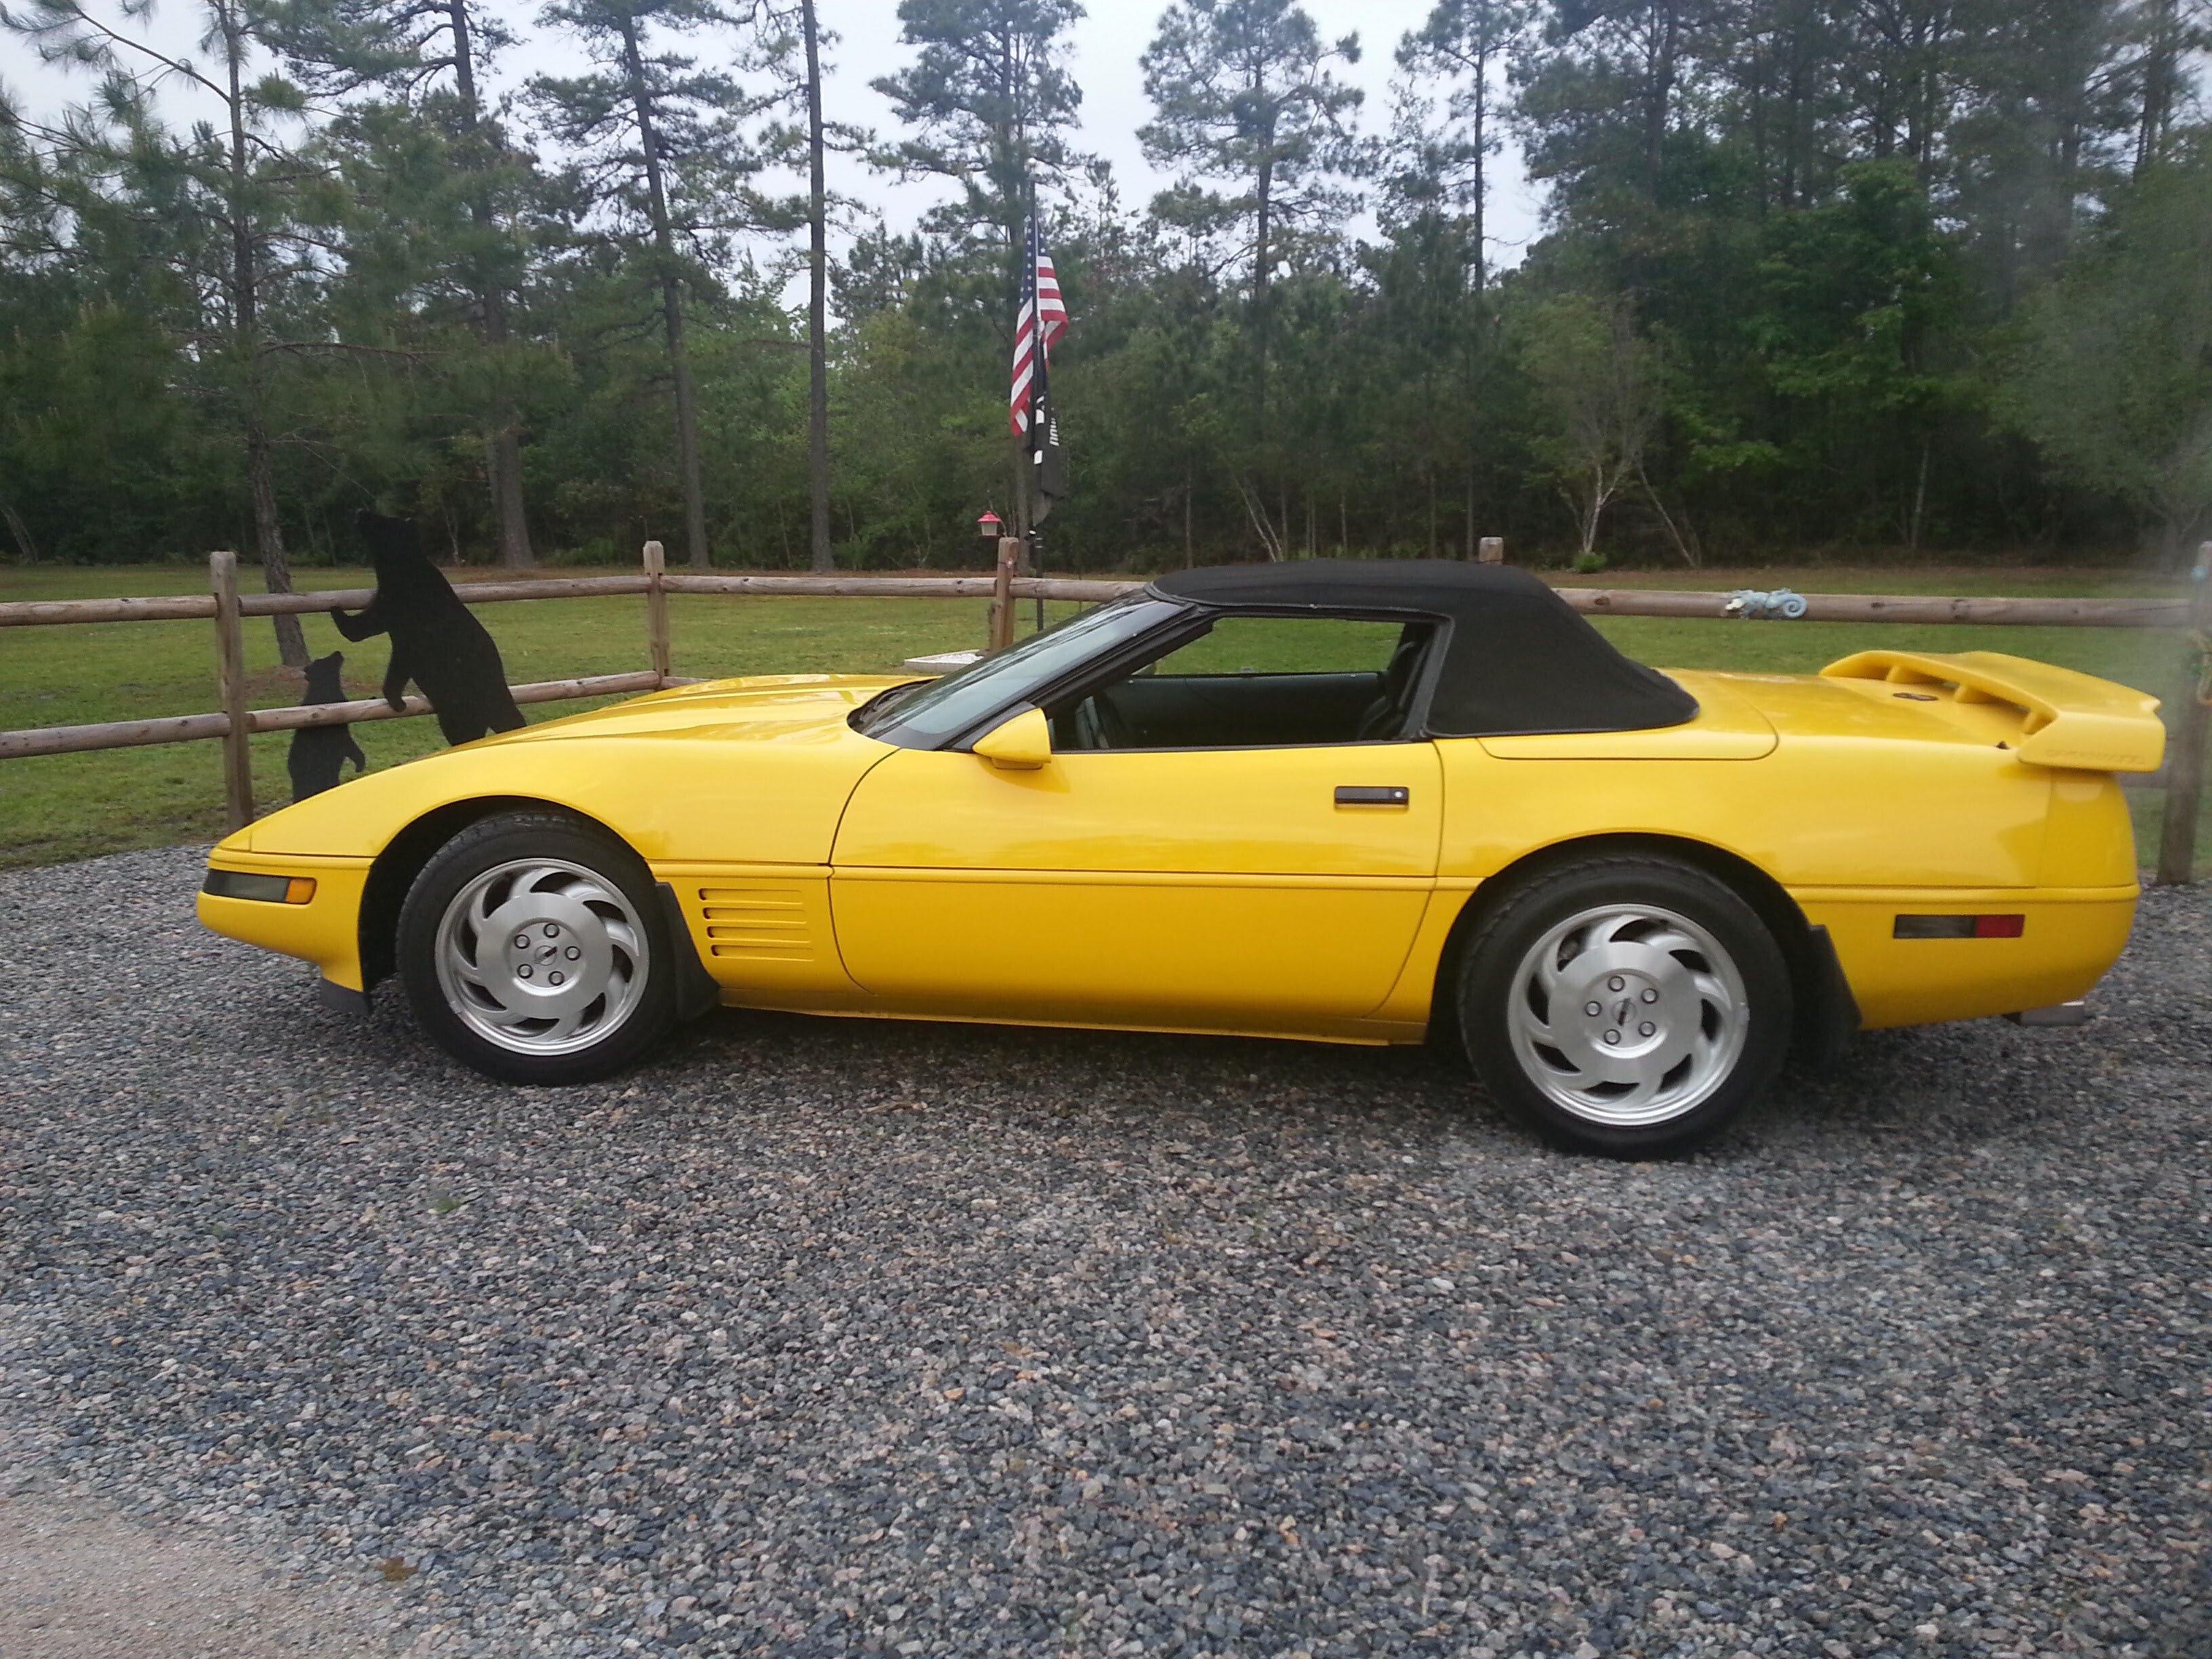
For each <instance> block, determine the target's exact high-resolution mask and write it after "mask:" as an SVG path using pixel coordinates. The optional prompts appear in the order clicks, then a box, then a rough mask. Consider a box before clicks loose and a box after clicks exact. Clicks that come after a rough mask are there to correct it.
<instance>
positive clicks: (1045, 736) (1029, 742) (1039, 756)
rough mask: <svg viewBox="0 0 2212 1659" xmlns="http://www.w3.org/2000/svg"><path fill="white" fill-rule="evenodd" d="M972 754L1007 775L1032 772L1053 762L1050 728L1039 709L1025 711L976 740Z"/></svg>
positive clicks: (1026, 709)
mask: <svg viewBox="0 0 2212 1659" xmlns="http://www.w3.org/2000/svg"><path fill="white" fill-rule="evenodd" d="M975 752H976V753H977V754H979V755H981V757H983V758H984V759H985V760H987V761H988V762H990V763H991V764H992V765H994V766H995V767H997V768H999V769H1000V770H1001V771H1006V772H1034V771H1036V770H1037V769H1039V768H1040V767H1043V766H1048V765H1049V764H1051V762H1052V725H1051V722H1050V721H1048V720H1046V719H1045V717H1044V710H1043V709H1042V708H1024V710H1022V712H1021V713H1020V714H1016V715H1013V716H1012V718H1010V719H1008V720H1004V721H1002V722H1000V724H999V725H998V726H994V727H993V728H992V729H991V730H990V731H989V732H986V733H984V735H983V736H981V737H980V738H976V739H975Z"/></svg>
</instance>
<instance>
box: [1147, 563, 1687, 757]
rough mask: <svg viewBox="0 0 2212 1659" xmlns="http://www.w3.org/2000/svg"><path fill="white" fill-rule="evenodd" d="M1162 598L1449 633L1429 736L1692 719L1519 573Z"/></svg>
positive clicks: (1280, 580)
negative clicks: (1377, 618)
mask: <svg viewBox="0 0 2212 1659" xmlns="http://www.w3.org/2000/svg"><path fill="white" fill-rule="evenodd" d="M1152 592H1155V593H1157V594H1158V595H1159V596H1160V597H1161V598H1163V599H1175V600H1177V601H1180V602H1181V603H1182V604H1185V605H1204V606H1206V607H1207V608H1209V609H1212V610H1220V611H1304V610H1315V611H1368V612H1380V613H1383V614H1391V613H1398V612H1404V613H1408V614H1411V615H1414V616H1420V617H1437V618H1439V619H1441V620H1443V621H1445V622H1448V623H1450V625H1451V626H1450V629H1449V633H1448V637H1447V639H1446V641H1445V646H1444V660H1443V669H1442V671H1441V672H1440V673H1439V674H1438V676H1437V682H1436V693H1435V695H1434V696H1433V697H1432V698H1431V700H1430V703H1429V715H1428V721H1427V735H1428V736H1431V737H1437V738H1482V737H1505V736H1508V735H1513V734H1529V733H1536V732H1643V731H1649V730H1651V729H1653V728H1655V727H1658V726H1680V725H1681V724H1682V722H1683V721H1685V720H1694V719H1695V718H1696V717H1697V713H1698V700H1697V699H1696V698H1695V697H1692V696H1691V695H1690V694H1689V693H1688V692H1687V691H1685V690H1683V689H1682V688H1681V687H1680V686H1679V685H1677V684H1675V683H1674V681H1672V680H1670V679H1668V678H1667V677H1666V676H1665V675H1664V674H1662V673H1660V672H1659V671H1656V669H1650V668H1646V667H1645V666H1644V665H1643V664H1642V663H1639V662H1632V661H1631V660H1629V659H1627V658H1626V657H1624V656H1622V655H1621V654H1620V652H1619V651H1617V650H1615V649H1614V648H1613V646H1612V644H1611V643H1610V642H1609V641H1607V639H1606V637H1605V636H1604V635H1602V634H1601V633H1599V632H1598V631H1597V629H1595V628H1592V627H1591V626H1590V625H1589V623H1586V622H1584V621H1583V619H1582V617H1580V616H1579V615H1577V613H1576V612H1575V611H1573V610H1572V609H1571V608H1570V607H1569V606H1568V605H1567V602H1566V601H1565V599H1561V598H1560V597H1559V595H1558V594H1557V593H1554V592H1553V591H1552V590H1551V589H1550V588H1549V587H1547V586H1545V585H1544V584H1543V583H1542V582H1541V581H1539V580H1536V578H1535V577H1534V576H1532V575H1530V574H1528V572H1527V571H1525V570H1513V569H1509V568H1506V567H1504V566H1503V565H1480V564H1453V563H1449V562H1446V561H1443V560H1441V559H1413V560H1389V561H1369V560H1364V559H1301V560H1297V561H1295V562H1290V563H1285V564H1238V565H1207V566H1204V567H1201V568H1198V569H1195V570H1179V571H1176V572H1175V573H1173V574H1170V575H1165V576H1162V577H1160V578H1159V579H1158V580H1156V581H1154V582H1153V583H1152Z"/></svg>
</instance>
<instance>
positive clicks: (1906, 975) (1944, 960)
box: [1794, 884, 2139, 1030]
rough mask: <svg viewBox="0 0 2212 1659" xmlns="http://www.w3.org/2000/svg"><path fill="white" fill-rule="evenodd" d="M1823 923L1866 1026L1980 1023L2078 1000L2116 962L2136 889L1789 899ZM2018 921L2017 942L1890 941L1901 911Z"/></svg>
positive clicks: (1900, 892)
mask: <svg viewBox="0 0 2212 1659" xmlns="http://www.w3.org/2000/svg"><path fill="white" fill-rule="evenodd" d="M1794 896H1795V897H1796V900H1797V902H1798V903H1799V905H1800V906H1801V907H1802V908H1803V910H1804V913H1805V919H1806V921H1808V922H1810V923H1812V924H1813V925H1814V926H1815V927H1826V929H1827V930H1828V934H1829V937H1830V939H1832V941H1833V942H1834V945H1835V948H1836V957H1837V960H1838V963H1841V964H1842V967H1843V970H1844V979H1845V980H1846V981H1848V982H1849V984H1850V990H1851V995H1852V996H1853V998H1854V999H1856V1000H1857V1003H1858V1006H1859V1019H1860V1024H1861V1027H1862V1028H1863V1029H1865V1030H1879V1029H1881V1028H1882V1027H1885V1026H1894V1025H1931V1024H1937V1023H1938V1022H1941V1021H1943V1020H1952V1019H1981V1018H1987V1017H1989V1016H1990V1015H1994V1014H2011V1013H2017V1012H2021V1010H2023V1009H2029V1008H2045V1007H2050V1006H2053V1005H2055V1004H2058V1003H2063V1002H2071V1001H2074V1000H2075V999H2077V998H2079V997H2081V996H2084V995H2086V994H2087V993H2088V991H2089V990H2090V988H2091V987H2093V986H2094V985H2095V984H2096V983H2097V981H2099V980H2100V979H2102V978H2103V977H2104V976H2105V974H2106V971H2107V970H2108V969H2110V968H2111V967H2112V963H2114V962H2116V961H2117V960H2118V958H2119V954H2120V951H2122V950H2123V949H2124V947H2125V946H2126V945H2127V942H2128V933H2129V931H2130V928H2132V927H2134V925H2135V915H2136V899H2137V897H2138V896H2139V894H2138V890H2137V889H2136V887H2135V886H2134V884H2129V885H2127V886H2125V887H2093V888H2068V889H2054V888H2026V889H2023V888H2016V887H2014V888H2004V887H1998V888H1965V889H1957V890H1950V889H1936V888H1926V887H1905V888H1894V889H1887V890H1884V889H1868V888H1861V889H1854V890H1838V889H1809V890H1802V891H1799V892H1797V893H1796V894H1795V895H1794ZM1976 914H2001V915H2019V916H2021V917H2023V918H2025V920H2024V921H2023V924H2022V926H2021V933H2020V936H2019V937H2018V938H2016V939H1897V938H1894V937H1893V931H1894V928H1895V926H1896V921H1897V918H1898V917H1899V916H1900V915H1976Z"/></svg>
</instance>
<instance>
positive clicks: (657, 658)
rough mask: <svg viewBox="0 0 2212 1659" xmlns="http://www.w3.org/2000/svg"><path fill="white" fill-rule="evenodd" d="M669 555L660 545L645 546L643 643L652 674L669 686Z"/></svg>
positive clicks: (653, 543) (655, 543) (652, 543)
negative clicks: (667, 585) (648, 655)
mask: <svg viewBox="0 0 2212 1659" xmlns="http://www.w3.org/2000/svg"><path fill="white" fill-rule="evenodd" d="M667 574H668V556H667V554H666V553H665V552H664V551H663V550H662V549H661V545H660V544H659V542H647V544H645V583H646V586H645V643H646V649H647V651H648V652H650V653H652V656H653V672H654V673H655V674H657V675H659V677H660V683H661V684H662V685H664V686H665V685H666V684H668V676H669V672H670V670H669V666H668V664H669V656H668V589H667V587H666V586H664V580H665V577H666V575H667Z"/></svg>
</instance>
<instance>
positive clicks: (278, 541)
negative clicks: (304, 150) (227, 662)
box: [216, 6, 307, 668]
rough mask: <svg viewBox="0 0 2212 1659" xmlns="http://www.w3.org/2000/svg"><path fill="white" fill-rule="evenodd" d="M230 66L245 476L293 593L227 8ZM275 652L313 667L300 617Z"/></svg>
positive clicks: (274, 581) (265, 565)
mask: <svg viewBox="0 0 2212 1659" xmlns="http://www.w3.org/2000/svg"><path fill="white" fill-rule="evenodd" d="M216 16H217V18H218V20H219V22H220V25H221V27H222V42H223V58H224V63H225V66H226V67H227V69H228V71H229V90H228V99H227V100H226V102H227V105H228V113H229V116H230V200H229V201H228V204H226V205H227V207H228V210H229V216H230V259H231V270H230V279H231V306H232V321H233V324H234V334H235V338H234V346H235V349H236V351H237V356H238V368H239V372H240V374H242V375H243V376H244V386H243V391H244V394H245V404H246V411H245V412H246V488H247V489H248V490H249V491H250V492H251V493H252V497H253V537H254V540H255V542H256V543H257V544H258V548H259V551H260V554H261V574H262V578H263V580H264V582H265V583H266V584H267V586H268V589H269V591H270V592H271V593H289V592H291V591H292V567H291V565H290V563H289V562H288V561H287V560H286V559H285V557H284V524H283V519H281V518H280V517H279V516H278V514H277V511H276V480H275V478H274V477H273V476H272V474H271V472H270V465H269V432H268V428H267V426H266V425H265V424H264V419H263V414H262V408H263V401H264V387H263V380H262V377H263V364H262V361H261V306H260V291H259V287H258V284H259V282H260V271H259V270H258V264H257V261H256V257H255V256H256V254H257V252H258V249H257V248H256V246H255V245H254V235H253V227H252V224H251V222H249V221H248V219H247V217H246V213H247V209H246V182H247V180H248V179H249V178H250V177H251V175H252V168H251V165H250V163H249V162H248V161H247V158H246V90H245V87H244V84H243V82H244V75H243V69H244V62H245V57H246V43H245V40H244V39H243V37H242V35H241V33H240V27H239V24H238V20H237V16H236V15H235V14H234V12H233V11H232V10H231V9H230V8H229V7H228V6H224V7H223V8H222V9H221V10H219V11H218V12H217V13H216ZM272 620H274V621H275V623H276V652H277V654H278V656H279V657H281V658H282V659H283V662H284V665H285V666H286V667H288V668H305V667H306V666H307V635H306V633H305V632H304V631H303V630H302V629H301V626H300V619H299V618H298V617H290V616H287V617H275V618H273V619H272Z"/></svg>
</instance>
